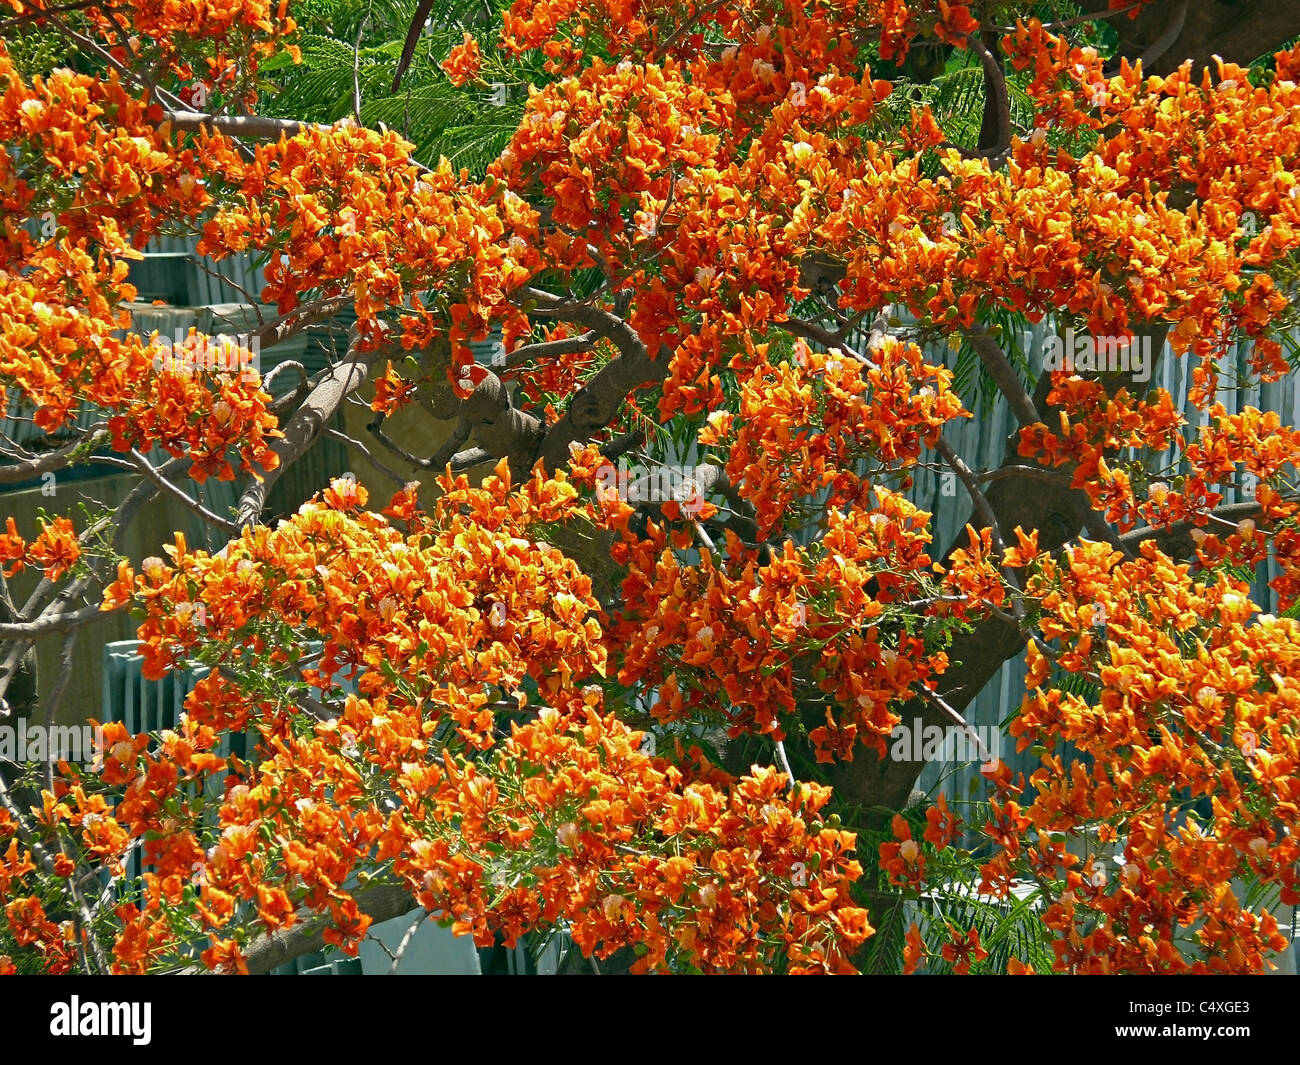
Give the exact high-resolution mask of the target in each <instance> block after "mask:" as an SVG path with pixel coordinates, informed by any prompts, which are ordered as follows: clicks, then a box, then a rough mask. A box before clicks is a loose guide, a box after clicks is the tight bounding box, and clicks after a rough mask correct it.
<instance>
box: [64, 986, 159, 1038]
mask: <svg viewBox="0 0 1300 1065" xmlns="http://www.w3.org/2000/svg"><path fill="white" fill-rule="evenodd" d="M152 1013H153V1004H152V1003H149V1002H82V1001H81V999H80V998H78V997H77V996H76V995H73V996H72V999H71V1001H69V1002H55V1003H53V1004H52V1005H51V1006H50V1035H73V1036H85V1035H116V1036H130V1037H131V1042H132V1043H134V1044H135V1045H136V1046H138V1047H142V1046H148V1045H149V1040H150V1039H151V1038H152V1036H151V1034H150V1029H151V1028H152V1017H151V1014H152Z"/></svg>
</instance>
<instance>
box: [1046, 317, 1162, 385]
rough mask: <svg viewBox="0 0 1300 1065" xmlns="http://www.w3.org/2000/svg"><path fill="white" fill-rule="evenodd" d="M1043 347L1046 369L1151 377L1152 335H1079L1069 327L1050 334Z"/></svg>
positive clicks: (1142, 379) (1141, 378)
mask: <svg viewBox="0 0 1300 1065" xmlns="http://www.w3.org/2000/svg"><path fill="white" fill-rule="evenodd" d="M1045 344H1046V347H1045V348H1044V351H1043V369H1044V370H1064V371H1065V372H1066V373H1077V374H1085V373H1121V372H1122V373H1128V374H1132V375H1133V380H1134V382H1136V383H1138V384H1142V383H1144V382H1146V381H1149V380H1151V367H1152V365H1153V361H1152V357H1151V338H1150V337H1147V336H1143V337H1120V336H1093V335H1091V334H1089V333H1085V334H1083V335H1082V336H1076V335H1075V332H1074V330H1073V329H1067V330H1066V331H1065V336H1064V337H1060V336H1049V337H1047V338H1046V341H1045Z"/></svg>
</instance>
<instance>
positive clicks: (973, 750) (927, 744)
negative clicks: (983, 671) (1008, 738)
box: [889, 717, 1002, 773]
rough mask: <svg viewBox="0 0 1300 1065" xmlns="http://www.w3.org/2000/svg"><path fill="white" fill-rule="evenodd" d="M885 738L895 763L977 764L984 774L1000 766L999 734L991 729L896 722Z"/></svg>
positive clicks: (1000, 743)
mask: <svg viewBox="0 0 1300 1065" xmlns="http://www.w3.org/2000/svg"><path fill="white" fill-rule="evenodd" d="M889 738H890V740H892V741H893V742H892V743H891V744H890V747H889V757H890V758H892V759H893V760H894V761H895V762H921V761H925V762H979V763H980V770H981V771H982V772H985V773H991V772H994V771H995V770H996V769H997V768H998V765H999V763H1000V762H1001V758H1000V751H1001V748H1002V733H1001V732H1000V731H999V730H998V728H997V727H996V726H993V725H965V726H961V725H927V724H925V722H924V721H923V720H922V719H921V718H919V717H918V718H914V719H913V721H912V723H911V724H910V725H909V724H907V723H906V722H903V721H900V722H899V723H898V724H897V725H895V726H894V731H893V732H892V733H890V736H889Z"/></svg>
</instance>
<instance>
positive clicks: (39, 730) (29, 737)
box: [0, 717, 104, 770]
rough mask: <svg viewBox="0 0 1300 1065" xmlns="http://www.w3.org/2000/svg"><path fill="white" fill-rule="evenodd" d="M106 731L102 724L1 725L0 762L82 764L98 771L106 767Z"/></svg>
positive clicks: (21, 722)
mask: <svg viewBox="0 0 1300 1065" xmlns="http://www.w3.org/2000/svg"><path fill="white" fill-rule="evenodd" d="M103 756H104V730H103V728H102V727H100V726H98V725H32V724H29V723H28V721H27V719H26V718H25V717H20V718H19V719H18V723H17V724H16V725H0V762H13V763H22V762H80V763H81V764H82V765H83V766H85V768H86V769H89V770H97V769H98V768H99V767H100V766H102V765H103V764H104V757H103Z"/></svg>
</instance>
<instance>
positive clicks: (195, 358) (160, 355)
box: [153, 328, 261, 384]
mask: <svg viewBox="0 0 1300 1065" xmlns="http://www.w3.org/2000/svg"><path fill="white" fill-rule="evenodd" d="M153 353H154V354H153V368H154V369H155V370H157V371H159V372H160V373H161V372H162V371H163V370H168V371H170V372H172V373H179V374H192V373H196V372H206V373H227V374H237V375H239V378H240V380H242V381H246V382H248V383H249V384H256V383H257V382H258V381H259V380H260V379H261V376H260V373H259V371H258V362H259V357H260V353H261V341H260V340H259V339H258V338H257V337H256V336H254V335H253V334H251V333H237V334H234V335H228V334H225V333H222V334H220V335H218V336H211V337H208V336H201V335H199V334H197V333H194V332H192V331H191V332H187V331H186V330H184V329H180V328H178V329H176V330H175V332H174V333H173V337H172V340H171V341H167V340H164V339H163V338H162V337H158V338H157V339H156V340H155V341H154V343H153Z"/></svg>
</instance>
